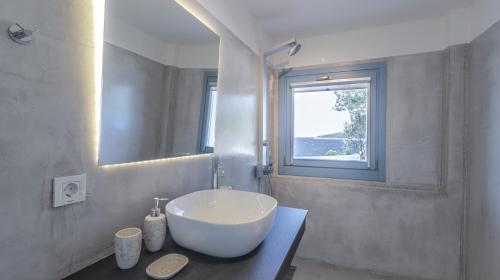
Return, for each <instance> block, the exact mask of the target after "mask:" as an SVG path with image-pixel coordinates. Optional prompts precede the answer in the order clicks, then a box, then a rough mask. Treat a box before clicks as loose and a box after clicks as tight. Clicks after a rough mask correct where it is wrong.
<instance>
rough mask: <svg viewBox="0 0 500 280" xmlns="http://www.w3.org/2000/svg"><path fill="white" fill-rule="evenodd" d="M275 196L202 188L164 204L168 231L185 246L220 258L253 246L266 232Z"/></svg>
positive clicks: (237, 253)
mask: <svg viewBox="0 0 500 280" xmlns="http://www.w3.org/2000/svg"><path fill="white" fill-rule="evenodd" d="M277 204H278V203H277V201H276V199H274V198H272V197H270V196H267V195H264V194H259V193H252V192H245V191H237V190H203V191H197V192H193V193H190V194H187V195H185V196H182V197H179V198H176V199H174V200H172V201H170V202H169V203H168V204H167V205H166V206H165V213H166V215H167V222H168V227H169V231H170V234H171V235H172V238H173V239H174V241H175V242H176V243H177V244H178V245H180V246H182V247H185V248H188V249H191V250H193V251H196V252H199V253H203V254H206V255H210V256H215V257H221V258H232V257H239V256H242V255H245V254H247V253H249V252H251V251H252V250H253V249H255V248H256V247H257V246H258V245H259V244H260V243H261V242H262V241H263V240H264V238H266V236H267V234H268V233H269V231H270V229H271V226H272V223H273V220H274V216H275V214H276V207H277Z"/></svg>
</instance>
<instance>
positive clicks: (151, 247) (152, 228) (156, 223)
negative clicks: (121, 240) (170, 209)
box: [144, 197, 168, 252]
mask: <svg viewBox="0 0 500 280" xmlns="http://www.w3.org/2000/svg"><path fill="white" fill-rule="evenodd" d="M167 200H168V198H158V197H155V198H154V206H153V208H152V209H151V213H150V214H149V215H147V216H146V218H145V219H144V244H145V245H146V249H147V250H148V251H149V252H156V251H159V250H160V249H161V248H162V247H163V243H164V242H165V235H166V233H167V219H166V216H165V214H162V213H161V210H160V207H159V206H160V201H167Z"/></svg>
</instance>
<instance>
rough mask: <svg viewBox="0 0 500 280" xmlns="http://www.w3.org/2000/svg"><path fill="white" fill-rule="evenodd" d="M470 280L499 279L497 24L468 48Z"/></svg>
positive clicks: (499, 36) (499, 75)
mask: <svg viewBox="0 0 500 280" xmlns="http://www.w3.org/2000/svg"><path fill="white" fill-rule="evenodd" d="M469 73H470V82H469V98H468V101H469V102H468V104H469V108H468V109H469V116H470V120H469V122H470V125H469V127H470V129H469V133H468V135H469V137H468V140H469V146H470V150H469V155H470V157H469V158H470V178H469V179H470V183H469V191H470V199H469V217H468V236H467V237H468V256H467V260H468V276H469V278H468V279H471V280H491V279H500V265H499V260H500V202H499V201H500V172H499V170H498V166H499V165H500V157H499V155H500V145H499V143H500V122H499V121H500V22H499V23H496V24H495V25H494V26H493V27H491V28H490V29H489V30H487V31H486V32H485V33H483V34H482V35H481V36H479V37H478V38H477V39H475V40H474V41H473V42H472V43H471V55H470V68H469Z"/></svg>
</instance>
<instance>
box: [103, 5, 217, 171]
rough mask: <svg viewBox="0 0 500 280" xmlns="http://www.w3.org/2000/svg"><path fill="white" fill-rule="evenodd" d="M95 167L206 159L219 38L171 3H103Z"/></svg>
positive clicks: (211, 138) (212, 127)
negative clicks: (190, 157) (202, 156)
mask: <svg viewBox="0 0 500 280" xmlns="http://www.w3.org/2000/svg"><path fill="white" fill-rule="evenodd" d="M103 44H104V47H103V66H102V67H103V68H102V92H101V97H102V98H101V124H100V146H99V165H109V164H118V163H129V162H137V161H145V160H154V159H160V158H168V157H179V156H186V155H194V154H200V153H210V152H212V151H213V146H214V141H215V139H214V131H215V125H216V124H215V112H216V108H217V66H218V62H219V57H218V55H219V37H218V36H217V35H216V34H215V33H214V32H212V31H211V30H210V29H209V28H207V27H206V26H205V25H204V24H203V23H201V22H200V21H199V20H198V19H196V18H195V17H194V16H193V15H191V14H190V13H189V12H187V11H186V10H185V9H184V8H182V7H181V6H180V5H179V4H177V3H176V2H175V1H173V0H141V1H137V0H107V1H106V15H105V26H104V42H103Z"/></svg>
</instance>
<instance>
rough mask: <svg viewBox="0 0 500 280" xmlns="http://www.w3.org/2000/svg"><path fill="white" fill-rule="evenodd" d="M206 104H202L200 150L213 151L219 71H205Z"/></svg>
mask: <svg viewBox="0 0 500 280" xmlns="http://www.w3.org/2000/svg"><path fill="white" fill-rule="evenodd" d="M204 94H205V98H204V104H203V105H202V109H201V112H202V116H201V121H200V122H201V123H200V127H201V136H200V152H202V153H213V152H214V146H215V120H216V111H217V73H216V72H206V73H205V88H204Z"/></svg>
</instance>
